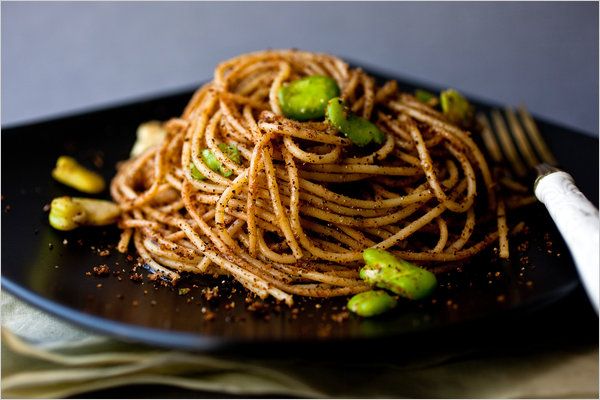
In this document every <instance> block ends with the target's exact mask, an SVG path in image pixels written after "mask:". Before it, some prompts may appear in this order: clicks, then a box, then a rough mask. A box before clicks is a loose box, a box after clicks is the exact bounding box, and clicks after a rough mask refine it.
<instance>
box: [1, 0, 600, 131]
mask: <svg viewBox="0 0 600 400" xmlns="http://www.w3.org/2000/svg"><path fill="white" fill-rule="evenodd" d="M1 8H2V125H3V126H8V125H16V124H20V123H25V122H30V121H34V120H40V119H46V118H49V117H52V116H56V115H65V114H70V113H74V112H78V111H81V110H86V109H90V108H95V107H101V106H105V105H108V104H111V103H115V102H123V101H128V100H133V99H139V98H143V97H147V96H154V95H158V94H163V93H169V92H173V91H177V90H181V89H189V88H191V87H193V86H195V85H198V84H199V83H200V82H202V81H204V80H207V79H210V78H211V75H212V70H213V68H214V66H215V65H216V64H217V63H219V62H220V61H222V60H225V59H227V58H230V57H232V56H235V55H237V54H240V53H244V52H248V51H254V50H258V49H265V48H288V47H296V48H301V49H305V50H312V51H324V52H330V53H334V54H336V55H339V56H341V57H345V58H348V59H350V60H353V61H355V62H357V63H362V64H364V65H366V66H374V67H376V68H377V69H378V70H381V71H384V72H387V73H390V74H393V75H395V76H398V77H399V78H402V77H405V78H409V79H414V80H417V81H420V82H424V83H428V84H433V85H437V86H440V87H454V88H457V89H459V90H461V91H463V92H464V93H466V94H468V95H473V96H477V97H479V98H481V99H484V100H492V101H494V102H499V103H505V104H519V103H525V104H527V105H528V107H529V108H530V110H531V111H532V112H533V113H534V114H536V115H538V116H541V117H543V118H545V119H547V120H550V121H553V122H557V123H559V124H562V125H565V126H568V127H571V128H576V129H578V130H581V131H583V132H584V133H587V134H589V135H593V136H598V3H597V2H586V3H577V2H569V3H558V2H528V3H520V2H510V3H500V2H494V3H489V2H486V3H473V2H469V3H462V2H458V3H448V2H443V3H437V2H424V3H413V2H399V3H393V2H382V3H368V4H367V3H362V2H351V3H350V2H348V3H346V2H335V3H328V2H318V3H317V2H305V3H296V2H279V3H275V2H243V3H237V2H228V3H215V2H192V3H189V2H186V3H179V2H178V3H170V2H169V3H167V2H164V3H163V2H135V3H133V2H132V3H127V2H99V3H95V2H77V3H71V2H69V3H67V2H64V3H63V2H54V3H48V2H43V3H41V2H40V3H38V2H8V3H7V2H3V3H2V5H1Z"/></svg>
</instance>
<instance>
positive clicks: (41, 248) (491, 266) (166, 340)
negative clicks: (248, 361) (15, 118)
mask: <svg viewBox="0 0 600 400" xmlns="http://www.w3.org/2000/svg"><path fill="white" fill-rule="evenodd" d="M401 82H402V81H401ZM402 86H404V88H406V89H412V88H414V85H413V84H410V83H406V82H405V83H404V84H403V85H402ZM419 86H421V85H419ZM421 87H423V86H421ZM190 95H191V92H190V91H186V92H184V93H181V94H176V95H170V96H165V97H160V98H157V99H152V100H146V101H139V102H134V103H131V104H126V105H121V106H117V107H112V108H108V109H104V110H100V111H93V112H87V113H83V114H79V115H75V116H69V117H65V118H60V119H56V120H52V121H48V122H42V123H36V124H32V125H27V126H20V127H11V128H6V129H4V128H3V129H2V142H3V143H2V144H3V146H2V287H3V288H4V289H6V290H7V291H9V292H11V293H13V294H14V295H16V296H17V297H19V298H21V299H23V300H25V301H27V302H29V303H31V304H33V305H34V306H36V307H39V308H41V309H43V310H45V311H48V312H50V313H52V314H55V315H57V316H59V317H62V318H64V319H66V320H68V321H71V322H73V323H75V324H78V325H81V326H83V327H86V328H89V329H92V330H95V331H98V332H102V333H105V334H109V335H112V336H116V337H119V338H121V339H125V340H131V341H138V342H144V343H150V344H155V345H162V346H166V347H177V348H186V349H215V348H222V347H223V346H229V345H234V344H237V345H239V344H242V345H243V344H248V343H253V344H257V343H280V344H281V343H290V342H298V341H303V342H304V343H306V342H307V341H318V342H323V341H325V342H331V341H332V340H344V339H345V340H354V339H370V338H383V337H390V336H398V335H409V334H412V335H420V334H422V333H426V332H432V331H439V330H443V329H446V328H449V327H456V326H460V325H461V324H463V325H464V324H466V323H471V324H472V323H475V324H477V323H479V322H481V321H490V320H499V319H501V318H504V317H506V316H508V317H510V316H511V315H515V314H516V313H521V312H523V311H527V312H529V311H531V310H534V309H537V308H539V307H542V306H545V305H547V304H550V303H551V302H553V301H556V300H558V299H560V298H562V297H563V296H565V295H566V294H568V293H569V292H571V291H572V290H573V289H574V288H575V287H576V286H577V285H578V279H577V274H576V271H575V268H574V266H573V263H572V260H571V258H570V256H569V253H568V251H567V250H566V249H565V246H564V244H563V242H562V240H561V239H560V236H559V235H558V234H557V232H556V231H555V229H554V225H553V223H552V221H551V220H550V219H549V218H548V217H547V215H546V213H545V211H544V209H543V208H542V207H541V206H539V205H537V206H533V207H531V208H529V210H528V211H527V213H526V215H520V216H518V217H519V218H524V219H525V220H526V222H527V224H528V226H529V227H530V236H529V237H528V238H527V239H528V240H529V241H530V245H529V247H528V249H527V250H526V251H524V252H519V251H518V250H517V249H516V248H513V249H512V252H513V254H514V255H515V256H514V257H513V259H514V260H515V261H514V262H513V263H512V264H511V263H504V264H502V263H497V262H494V261H493V258H494V257H493V255H492V253H491V252H485V253H483V254H482V255H480V256H478V257H477V258H476V259H474V260H473V261H472V262H471V263H469V264H468V265H466V266H464V268H463V272H460V273H453V274H452V275H443V276H441V278H440V281H441V286H440V288H438V290H437V291H436V293H435V295H434V297H433V298H432V299H428V300H426V301H423V302H412V303H411V302H404V303H402V304H400V306H399V307H398V308H397V309H395V310H394V311H393V312H391V313H389V314H388V315H385V316H382V317H380V318H373V319H369V320H363V319H360V318H356V317H354V316H350V317H349V318H348V319H346V320H344V321H342V322H338V321H339V319H340V317H343V314H340V312H341V311H342V310H341V307H342V306H343V304H344V303H345V299H332V300H304V301H299V302H298V305H297V307H296V308H297V309H298V312H297V313H296V312H295V311H293V310H289V309H287V307H281V309H279V308H278V307H276V306H275V305H274V304H271V305H270V307H269V308H268V309H267V311H266V312H251V311H249V310H248V309H247V304H245V302H244V299H245V297H246V295H245V293H244V290H243V289H242V288H241V287H239V286H238V285H236V284H227V285H226V287H227V288H226V289H225V290H221V296H220V299H219V300H217V301H214V300H211V301H208V300H206V299H205V298H204V297H203V296H202V295H201V291H202V289H203V288H205V287H212V286H215V285H216V284H217V283H218V282H216V281H214V280H213V279H199V278H195V279H190V280H184V281H183V282H182V283H181V284H180V286H179V287H183V288H190V289H191V290H190V291H189V293H187V294H180V293H179V292H178V289H179V287H178V288H169V287H161V286H160V285H159V284H157V283H156V282H150V281H149V280H148V279H147V278H146V277H144V279H143V281H142V282H133V281H131V280H130V279H128V275H129V274H128V272H129V270H130V269H131V267H132V265H133V264H134V262H132V261H130V260H128V259H127V258H126V257H124V256H123V255H121V254H118V253H117V252H115V251H112V252H111V254H110V255H109V256H106V257H102V256H100V255H99V254H98V249H105V248H107V247H109V246H112V245H114V244H115V243H116V242H117V240H118V231H117V229H116V228H112V227H111V228H106V229H86V230H81V231H76V232H70V233H63V232H57V231H55V230H53V229H51V228H50V227H49V226H48V223H47V213H46V212H44V210H43V207H44V205H45V204H48V203H49V202H50V200H51V199H52V198H53V197H55V196H59V195H65V194H72V195H76V194H77V193H75V192H73V191H72V190H70V189H69V188H67V187H65V186H62V185H60V184H58V183H57V182H55V181H54V180H53V179H52V178H51V177H50V171H51V169H52V167H53V165H54V163H55V161H56V158H57V157H58V156H59V155H61V154H69V155H74V156H75V157H76V158H77V159H79V160H81V161H82V162H83V163H85V164H87V165H88V166H90V167H93V166H94V164H96V165H100V164H98V163H99V162H101V163H102V166H101V167H100V170H101V171H102V173H103V175H104V177H105V178H106V179H107V180H109V179H110V178H111V176H112V175H113V174H114V172H115V168H114V165H115V163H117V162H118V161H119V160H123V159H125V158H127V155H128V153H129V149H130V148H131V146H132V144H133V142H134V139H135V129H136V127H137V126H138V124H140V123H141V122H143V121H147V120H150V119H158V120H164V119H167V118H169V117H171V116H174V115H178V114H179V113H180V112H181V110H182V109H183V107H184V106H185V104H186V102H187V100H188V99H189V97H190ZM477 105H478V108H479V109H487V106H486V105H485V104H482V103H478V104H477ZM538 123H539V127H540V128H541V131H542V132H543V133H544V135H545V137H546V138H547V141H548V143H549V145H550V147H551V149H552V150H553V151H554V152H555V154H556V155H557V157H558V159H559V160H560V162H561V164H562V165H563V166H564V167H565V168H566V169H567V170H568V171H569V172H571V173H572V174H573V176H574V177H575V179H576V180H577V182H578V184H579V186H580V188H581V189H582V191H583V192H584V193H585V194H586V195H587V196H588V197H589V198H590V199H592V201H594V202H595V201H596V199H597V198H598V168H597V166H598V150H597V149H598V142H597V140H596V139H592V138H590V137H587V136H585V135H582V134H580V133H578V132H574V131H572V130H568V129H565V128H562V127H559V126H556V125H552V124H549V123H545V122H543V121H538ZM103 197H105V198H109V195H108V193H103ZM516 217H517V216H516ZM548 237H550V238H551V239H552V241H553V245H552V247H551V248H547V246H546V241H547V238H548ZM520 240H522V239H519V240H514V241H513V243H514V244H515V245H514V246H513V247H516V245H517V244H518V243H520ZM522 256H526V257H528V258H529V263H527V264H526V265H525V266H523V264H522V263H521V262H519V261H518V259H519V258H520V257H522ZM99 264H107V265H109V266H110V268H111V270H112V271H117V270H122V269H124V270H125V272H123V273H122V274H121V280H119V279H118V278H117V277H116V276H109V277H103V278H101V277H95V276H87V275H86V272H88V271H90V270H91V269H92V267H93V266H97V265H99ZM142 272H143V275H144V276H145V275H146V273H145V271H142ZM203 311H204V312H203ZM212 312H214V318H213V319H212V320H210V321H209V319H210V318H207V315H212V314H211V313H212ZM342 319H343V318H342Z"/></svg>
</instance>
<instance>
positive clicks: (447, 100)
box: [440, 89, 473, 124]
mask: <svg viewBox="0 0 600 400" xmlns="http://www.w3.org/2000/svg"><path fill="white" fill-rule="evenodd" d="M440 104H441V106H442V112H443V113H444V115H445V116H446V117H447V118H448V119H449V120H450V121H452V122H454V123H456V124H466V123H467V122H468V121H469V120H470V119H472V118H473V107H472V106H471V105H470V104H469V102H468V101H467V99H465V98H464V97H463V96H462V95H461V94H460V93H459V92H457V91H456V90H454V89H448V90H444V91H443V92H442V93H440Z"/></svg>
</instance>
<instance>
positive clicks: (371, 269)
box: [360, 248, 437, 300]
mask: <svg viewBox="0 0 600 400" xmlns="http://www.w3.org/2000/svg"><path fill="white" fill-rule="evenodd" d="M363 258H364V260H365V262H366V263H367V265H365V266H364V267H363V268H362V269H361V270H360V277H361V278H362V279H363V280H365V281H366V282H367V283H369V284H370V285H373V286H377V287H379V288H382V289H387V290H389V291H391V292H394V293H396V294H398V295H400V296H403V297H406V298H408V299H411V300H419V299H422V298H424V297H427V296H429V295H430V294H431V293H432V292H433V290H434V289H435V287H436V286H437V280H436V278H435V275H434V274H432V273H431V272H429V271H427V270H426V269H423V268H421V267H419V266H417V265H415V264H413V263H410V262H408V261H405V260H401V259H398V258H396V257H395V256H394V255H393V254H391V253H388V252H387V251H384V250H379V249H373V248H371V249H367V250H365V251H364V252H363Z"/></svg>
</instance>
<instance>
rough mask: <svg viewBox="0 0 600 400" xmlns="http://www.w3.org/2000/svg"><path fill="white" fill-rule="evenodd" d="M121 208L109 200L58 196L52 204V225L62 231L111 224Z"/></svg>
mask: <svg viewBox="0 0 600 400" xmlns="http://www.w3.org/2000/svg"><path fill="white" fill-rule="evenodd" d="M120 214H121V209H120V208H119V206H118V205H117V204H115V203H113V202H110V201H107V200H97V199H86V198H81V197H68V196H63V197H57V198H55V199H54V200H52V203H51V204H50V215H49V216H48V221H49V222H50V225H51V226H52V227H53V228H55V229H58V230H61V231H70V230H73V229H75V228H77V227H79V226H82V225H109V224H112V223H114V222H115V221H116V220H117V218H118V217H119V215H120Z"/></svg>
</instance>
